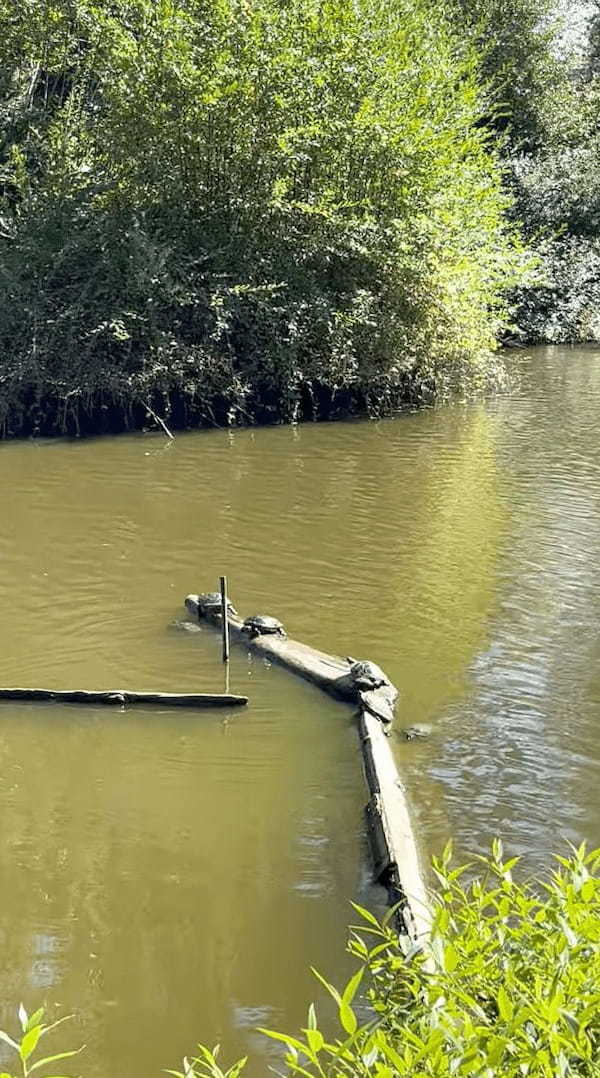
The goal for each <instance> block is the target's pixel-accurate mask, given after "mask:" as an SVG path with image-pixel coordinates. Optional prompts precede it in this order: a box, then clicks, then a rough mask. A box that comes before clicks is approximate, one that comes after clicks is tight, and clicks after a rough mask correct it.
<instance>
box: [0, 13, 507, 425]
mask: <svg viewBox="0 0 600 1078" xmlns="http://www.w3.org/2000/svg"><path fill="white" fill-rule="evenodd" d="M483 109H484V101H483V98H482V96H481V94H480V90H479V68H478V59H477V56H476V54H475V51H474V50H473V49H472V48H471V47H470V46H467V45H465V44H464V43H463V42H461V40H460V36H459V34H458V33H456V32H455V31H453V30H451V29H450V27H449V25H448V23H447V20H446V18H445V16H444V13H443V11H442V9H441V8H440V7H438V6H437V5H435V4H433V5H432V4H431V3H430V2H429V0H399V2H397V3H394V4H392V5H390V4H389V3H386V2H384V0H287V2H286V3H281V2H280V0H253V2H252V3H248V2H247V0H179V3H175V0H114V2H112V3H111V4H110V5H98V4H95V3H93V2H92V0H72V2H70V3H69V4H68V5H65V4H64V3H63V0H28V2H27V3H26V4H23V5H22V6H21V7H15V5H14V3H13V0H0V183H1V184H2V187H1V188H0V191H2V190H3V199H2V200H1V202H2V204H1V205H0V218H1V220H0V276H1V277H2V289H1V290H0V431H1V430H2V429H3V430H4V431H5V432H11V431H12V432H13V433H18V432H19V431H22V430H26V429H27V427H28V426H29V427H30V428H33V429H35V428H36V427H37V428H38V429H42V430H51V429H61V427H62V428H64V427H66V428H67V429H69V430H72V431H73V432H77V431H78V430H82V431H83V430H85V429H86V428H85V424H86V417H89V415H92V414H93V415H95V416H96V418H97V413H98V410H99V409H101V408H105V409H108V410H110V409H111V408H113V409H114V408H121V409H122V410H124V411H126V410H127V408H129V409H132V408H133V409H135V408H137V409H138V413H139V408H140V407H141V406H142V404H143V402H144V401H148V400H152V401H153V402H154V403H155V404H156V406H157V408H158V407H159V406H160V407H161V408H162V409H163V410H164V411H166V412H168V410H169V408H170V407H175V403H176V402H178V406H179V412H178V413H177V415H176V416H175V419H176V420H177V421H179V422H180V423H184V422H185V421H186V416H188V415H191V416H193V417H194V418H195V420H196V421H198V420H199V419H202V418H203V417H204V418H209V417H210V414H211V412H210V409H211V408H212V409H215V408H218V409H219V413H218V419H219V421H222V422H227V421H239V420H241V421H244V420H248V419H250V420H251V419H253V418H259V419H268V418H270V417H271V418H282V419H290V418H294V416H295V415H297V414H298V409H299V408H301V409H302V408H303V409H304V411H305V412H306V410H307V409H308V410H310V406H311V401H312V402H313V403H314V410H315V411H316V412H318V411H319V392H320V391H321V390H323V389H324V391H325V395H326V396H327V397H328V399H329V401H330V402H331V401H332V400H334V399H336V397H337V398H340V397H341V398H344V395H345V398H344V399H347V400H349V401H350V402H351V403H353V404H354V405H361V404H362V406H363V407H369V406H371V407H378V408H379V409H380V410H385V409H386V408H387V407H390V406H391V405H392V404H393V403H394V401H397V400H398V398H399V397H402V396H403V395H404V394H405V392H406V389H407V385H410V386H416V393H417V395H418V393H419V392H420V387H427V386H431V385H434V384H436V383H437V382H439V381H440V379H442V378H443V377H445V376H448V377H449V378H453V377H460V376H461V375H463V374H465V373H466V372H469V371H470V372H471V373H472V374H473V373H475V374H477V372H478V371H482V370H484V369H485V364H486V357H487V356H488V354H489V350H490V349H491V348H492V347H493V346H494V342H495V338H496V335H497V333H498V331H499V329H500V328H501V326H502V325H503V324H504V320H505V310H504V301H503V296H504V293H505V291H506V289H507V287H508V286H509V285H511V284H512V283H514V282H515V280H516V279H517V278H518V277H519V273H520V254H519V250H518V244H517V243H516V240H515V238H514V235H513V234H512V232H511V229H510V228H509V227H508V226H507V225H506V222H505V220H504V217H503V212H504V209H505V207H506V204H507V198H506V195H505V194H503V192H502V189H501V178H500V171H499V168H498V165H497V161H496V158H495V155H494V153H493V151H492V149H491V148H490V145H489V140H488V136H487V134H486V132H485V130H484V129H483V127H482V124H481V120H482V116H483ZM142 415H143V410H142ZM139 420H140V416H139V414H136V415H134V416H133V418H132V422H133V423H134V424H135V423H138V422H139Z"/></svg>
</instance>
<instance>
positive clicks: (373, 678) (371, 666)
mask: <svg viewBox="0 0 600 1078" xmlns="http://www.w3.org/2000/svg"><path fill="white" fill-rule="evenodd" d="M347 661H348V662H349V663H350V664H351V666H350V677H351V678H352V680H353V682H354V684H355V686H356V688H357V689H358V690H359V692H368V691H370V690H372V689H380V688H381V687H382V686H383V685H389V681H388V679H387V678H386V676H385V674H384V672H383V670H381V668H380V667H379V666H376V665H375V663H372V662H369V661H368V660H367V659H353V658H352V657H351V656H350V655H349V656H348V658H347Z"/></svg>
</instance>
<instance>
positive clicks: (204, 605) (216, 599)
mask: <svg viewBox="0 0 600 1078" xmlns="http://www.w3.org/2000/svg"><path fill="white" fill-rule="evenodd" d="M220 613H221V593H220V592H219V591H207V592H206V593H205V594H204V595H199V596H198V617H200V618H205V617H207V616H208V615H209V614H220ZM227 613H228V614H233V615H234V616H235V615H236V614H237V610H236V609H235V607H234V606H233V603H230V602H229V599H228V600H227Z"/></svg>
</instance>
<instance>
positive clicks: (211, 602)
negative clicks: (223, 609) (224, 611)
mask: <svg viewBox="0 0 600 1078" xmlns="http://www.w3.org/2000/svg"><path fill="white" fill-rule="evenodd" d="M198 603H199V605H200V606H220V605H221V593H220V592H219V591H207V592H206V594H205V595H199V596H198Z"/></svg>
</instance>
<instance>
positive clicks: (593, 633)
mask: <svg viewBox="0 0 600 1078" xmlns="http://www.w3.org/2000/svg"><path fill="white" fill-rule="evenodd" d="M510 362H511V364H512V366H513V368H514V370H515V374H518V377H516V378H515V381H514V384H513V388H512V389H511V391H510V392H509V393H506V394H503V395H502V396H499V397H495V398H493V399H492V400H490V401H487V402H479V403H471V404H453V405H451V406H447V407H443V408H439V409H436V410H432V411H427V412H421V413H418V414H407V415H404V416H401V417H399V418H398V419H396V420H390V421H386V422H381V423H368V422H356V423H347V424H322V425H305V426H302V427H299V428H272V429H262V430H254V431H252V430H247V431H240V432H235V433H230V432H226V431H214V432H209V433H206V432H203V433H197V434H196V433H190V434H186V435H180V436H178V437H177V439H176V441H175V442H174V443H172V444H167V443H166V442H165V440H164V439H163V438H162V437H161V436H154V435H149V436H143V435H139V436H132V437H121V438H117V439H102V440H97V441H90V442H84V443H77V442H73V443H67V442H53V443H45V444H42V443H33V442H28V443H18V444H17V443H15V444H6V445H3V446H1V447H0V492H1V498H2V501H1V507H2V508H1V512H2V516H1V521H0V604H1V609H2V613H3V617H2V621H1V623H0V682H1V683H2V684H21V685H27V684H32V685H39V686H49V687H57V688H67V687H69V688H74V687H78V688H116V687H130V688H136V689H150V690H151V689H159V690H173V691H178V690H179V691H186V690H187V691H194V690H195V691H215V690H221V689H222V688H223V687H224V674H223V668H222V665H221V663H220V651H219V642H218V640H217V639H216V637H215V636H214V634H213V633H212V632H211V631H210V630H207V629H205V630H203V631H196V632H189V631H185V630H184V629H183V628H182V627H181V626H178V624H177V623H178V622H181V620H182V619H184V618H185V612H184V611H183V610H182V605H181V604H182V599H183V596H184V595H185V594H186V593H187V592H189V591H198V590H204V589H206V588H212V587H214V586H215V584H216V582H217V580H218V576H219V574H220V573H221V572H227V574H228V576H229V579H230V587H231V591H232V597H233V599H234V601H235V603H236V605H237V606H238V608H239V609H240V611H243V612H244V613H251V612H268V613H274V614H276V615H277V616H279V617H280V618H281V619H282V620H283V621H284V622H285V624H286V626H287V628H288V630H289V631H290V633H292V634H293V635H294V636H297V637H298V638H300V639H303V640H306V641H307V642H310V641H312V642H314V643H315V645H316V646H318V647H322V648H324V649H329V650H332V651H335V652H339V653H341V654H350V655H354V656H356V657H370V658H373V659H375V660H376V661H377V662H379V663H381V665H383V666H384V667H385V669H386V671H387V672H388V673H389V675H390V676H391V677H392V679H393V680H394V681H395V682H396V683H397V684H398V685H399V686H400V687H401V689H402V703H401V707H400V709H399V711H400V714H399V720H398V721H399V724H400V725H402V723H406V724H410V723H414V722H422V723H429V724H430V725H431V737H430V739H429V740H428V741H427V742H414V741H413V742H409V743H404V742H402V741H401V740H400V738H399V737H396V739H395V742H394V744H395V751H396V754H397V758H398V762H399V765H400V767H401V770H402V773H403V775H404V776H405V778H406V782H407V786H408V791H409V796H410V799H411V802H412V805H413V809H414V815H415V823H416V827H417V831H418V835H419V839H420V842H421V846H422V850H423V854H424V856H425V857H428V856H429V854H430V853H431V852H432V851H434V850H439V849H440V847H441V846H442V845H443V843H444V842H445V841H446V839H447V838H448V836H450V835H452V836H454V838H455V841H456V845H457V847H458V850H459V852H460V855H461V856H468V855H470V854H472V853H473V852H478V851H481V850H484V849H485V848H486V847H487V846H488V844H489V841H490V839H491V837H492V836H493V835H495V834H498V833H499V834H501V835H502V836H503V838H504V839H505V842H506V844H507V845H508V847H509V848H510V849H511V850H512V851H515V852H517V853H522V854H524V855H526V858H527V864H528V866H531V868H532V869H536V870H537V869H543V868H544V867H545V865H546V864H547V862H548V857H549V854H550V852H551V851H552V850H556V849H560V848H561V844H562V843H564V842H565V840H567V839H568V840H571V841H579V840H580V839H582V838H587V839H588V840H589V841H591V842H594V843H598V837H599V836H598V824H599V821H600V781H599V779H600V662H599V660H600V644H599V634H598V625H599V624H600V569H599V564H600V439H599V438H598V416H599V415H600V353H598V352H597V351H594V350H591V349H590V350H585V349H583V350H576V349H572V350H560V349H551V350H550V349H549V350H536V351H534V352H532V353H531V354H526V355H515V356H514V357H512V358H510ZM230 685H231V689H232V691H239V692H244V693H247V694H248V695H249V696H250V698H251V704H250V706H249V708H248V709H247V710H245V711H240V710H236V711H235V712H233V711H232V712H231V713H222V712H218V711H211V712H208V711H207V712H199V713H193V712H189V713H177V712H167V711H165V712H156V711H151V712H150V711H137V710H136V711H132V712H128V713H121V712H118V711H116V712H115V711H112V710H111V711H109V712H107V711H105V710H95V709H91V710H89V709H81V708H74V707H70V708H61V707H57V706H51V707H40V706H27V705H19V706H17V705H14V704H3V705H2V706H1V708H0V819H1V821H2V837H1V839H0V873H1V876H0V882H1V884H2V895H3V901H2V904H1V906H0V944H1V946H2V958H3V961H2V966H1V969H2V973H1V978H2V985H1V987H2V991H1V998H2V1000H3V1001H4V1002H3V1007H2V1009H1V1013H0V1021H1V1022H2V1023H3V1024H4V1028H6V1027H7V1024H8V1025H9V1026H11V1027H12V1026H13V1025H14V1019H13V1014H12V1010H11V1007H12V1004H13V1003H14V1004H17V1003H18V1002H19V1000H20V999H21V998H22V999H24V1001H25V1004H26V1005H27V1006H29V1007H33V1006H34V1005H37V1004H38V1002H40V1001H46V1002H47V1004H48V1007H49V1008H50V1011H51V1013H57V1014H62V1013H65V1012H69V1011H74V1012H75V1013H76V1016H77V1017H76V1019H75V1021H74V1024H73V1026H72V1029H71V1030H68V1031H65V1032H64V1033H61V1035H60V1037H59V1036H58V1034H57V1038H56V1039H57V1041H58V1040H60V1045H61V1046H64V1044H65V1042H66V1041H68V1042H69V1044H71V1043H74V1044H78V1043H81V1042H83V1041H85V1042H86V1043H87V1045H88V1048H87V1050H86V1052H85V1055H84V1056H83V1057H82V1060H81V1061H80V1063H79V1065H78V1072H79V1071H81V1073H83V1074H85V1075H86V1076H87V1078H107V1076H108V1075H110V1076H111V1078H121V1076H123V1078H148V1076H149V1075H151V1074H157V1075H158V1074H159V1073H160V1072H161V1069H162V1068H163V1067H165V1066H174V1065H176V1063H177V1062H178V1060H179V1059H180V1058H181V1056H182V1055H183V1054H184V1052H190V1051H191V1050H192V1049H193V1046H194V1043H195V1041H196V1040H198V1039H202V1040H204V1041H208V1042H211V1043H215V1042H216V1041H217V1040H221V1041H222V1042H223V1043H224V1044H225V1045H226V1046H227V1049H228V1055H229V1056H233V1055H234V1054H236V1053H241V1052H249V1053H250V1055H251V1069H250V1071H249V1078H257V1076H258V1075H262V1074H264V1073H265V1071H266V1063H267V1059H266V1057H265V1051H266V1049H265V1046H264V1045H263V1044H262V1043H261V1041H260V1040H259V1039H258V1038H257V1037H256V1035H255V1034H254V1032H253V1030H254V1028H255V1027H256V1026H257V1025H265V1024H266V1025H271V1026H279V1027H280V1028H293V1027H295V1026H298V1025H300V1023H301V1022H302V1021H303V1018H304V1015H305V1008H306V1005H307V1004H308V1002H309V1001H310V1000H311V999H313V998H316V997H317V995H318V993H317V991H316V988H315V985H314V982H313V981H312V979H311V975H310V973H309V966H310V965H311V964H314V965H318V966H319V968H321V969H322V970H323V971H324V973H326V974H327V975H328V976H329V977H330V978H331V979H332V980H335V981H338V982H339V981H341V980H342V979H343V977H344V976H345V975H346V974H347V972H348V969H349V964H348V960H347V958H346V956H345V955H344V949H343V945H344V938H345V925H346V923H347V921H348V919H349V918H350V916H351V914H350V910H349V906H348V902H349V900H350V899H357V900H359V901H361V902H368V903H370V904H371V905H373V907H374V908H376V907H377V903H378V901H379V900H380V895H379V892H378V890H377V889H374V888H372V887H371V886H370V883H369V863H368V855H367V851H366V846H365V838H364V829H363V820H362V807H363V804H364V800H365V794H364V788H363V783H362V777H361V773H360V765H359V754H358V750H357V746H356V741H355V731H354V728H353V724H352V717H351V714H350V713H349V710H348V709H347V708H346V707H345V706H344V705H342V704H338V703H335V702H333V701H330V700H328V699H327V698H326V697H324V696H323V695H322V694H320V693H319V692H318V691H317V690H316V689H313V688H312V687H311V686H309V685H306V684H304V683H302V682H300V681H296V680H294V679H293V678H292V677H291V676H290V675H289V674H286V673H285V672H284V671H281V670H278V669H277V668H272V667H269V666H268V665H265V664H264V663H262V662H260V661H257V660H256V659H255V660H251V659H249V658H248V656H247V655H246V654H245V652H244V651H243V650H241V649H238V650H235V651H234V652H233V655H232V663H231V672H230Z"/></svg>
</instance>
